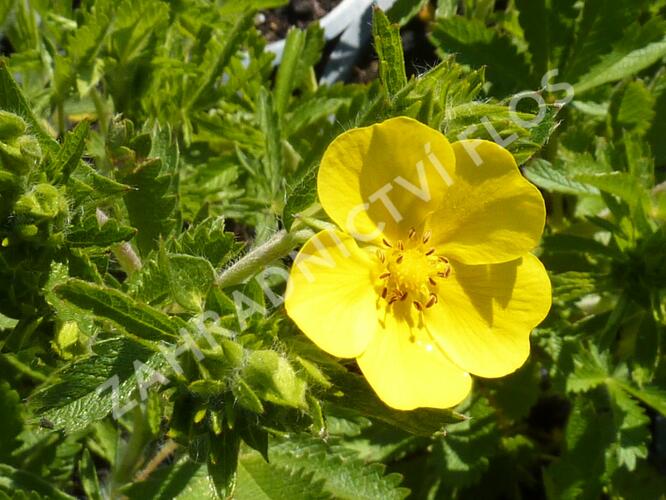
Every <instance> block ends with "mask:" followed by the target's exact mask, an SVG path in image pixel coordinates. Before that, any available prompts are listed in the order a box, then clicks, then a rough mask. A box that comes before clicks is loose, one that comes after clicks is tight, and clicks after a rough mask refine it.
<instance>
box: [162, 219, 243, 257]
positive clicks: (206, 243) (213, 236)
mask: <svg viewBox="0 0 666 500" xmlns="http://www.w3.org/2000/svg"><path fill="white" fill-rule="evenodd" d="M240 248H241V244H240V243H237V242H236V241H235V235H234V234H233V233H230V232H225V222H224V218H222V217H209V218H207V219H205V220H203V221H201V222H199V223H198V224H195V225H191V226H190V227H188V228H187V231H185V232H183V233H181V234H180V235H179V236H178V238H177V239H175V240H173V250H174V251H175V253H181V254H187V255H192V256H195V257H203V258H205V259H206V260H208V262H210V264H211V265H212V266H213V267H214V268H219V267H221V266H222V265H223V264H225V263H226V262H228V261H229V260H231V259H232V258H234V257H235V256H236V255H237V254H238V252H239V250H240Z"/></svg>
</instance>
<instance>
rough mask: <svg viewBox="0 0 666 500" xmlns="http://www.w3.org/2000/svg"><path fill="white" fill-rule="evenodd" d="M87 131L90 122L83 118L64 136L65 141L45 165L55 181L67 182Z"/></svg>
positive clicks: (84, 143)
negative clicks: (47, 164)
mask: <svg viewBox="0 0 666 500" xmlns="http://www.w3.org/2000/svg"><path fill="white" fill-rule="evenodd" d="M89 132H90V122H89V121H88V120H84V121H82V122H81V123H79V124H78V125H77V126H76V128H75V129H74V130H72V131H71V132H68V133H67V135H66V136H65V142H64V143H63V145H62V146H61V147H60V151H58V154H57V156H56V157H55V158H54V159H53V160H52V161H51V163H50V164H49V166H48V167H47V168H48V169H49V171H50V175H51V178H52V179H56V182H58V183H62V184H67V181H68V180H69V176H70V175H71V173H72V172H73V171H74V169H75V168H76V167H77V166H78V164H79V161H80V160H81V155H82V154H83V149H84V148H85V145H86V139H87V138H88V133H89Z"/></svg>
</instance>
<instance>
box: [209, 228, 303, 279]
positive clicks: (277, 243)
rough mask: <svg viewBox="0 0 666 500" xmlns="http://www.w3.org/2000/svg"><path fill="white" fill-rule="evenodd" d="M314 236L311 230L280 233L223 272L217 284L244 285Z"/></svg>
mask: <svg viewBox="0 0 666 500" xmlns="http://www.w3.org/2000/svg"><path fill="white" fill-rule="evenodd" d="M312 235H313V232H312V231H311V230H309V229H301V230H299V231H295V232H287V231H285V230H282V231H278V232H277V233H275V234H274V235H273V237H272V238H271V239H269V240H268V241H267V242H266V243H264V244H262V245H260V246H258V247H257V248H255V249H254V250H251V251H250V252H249V253H247V254H246V255H245V256H243V257H242V258H241V259H240V260H239V261H238V262H236V263H235V264H233V265H232V266H231V267H229V268H227V269H225V270H224V271H222V272H221V273H220V274H219V275H218V276H217V279H216V280H215V284H216V285H217V286H219V287H220V288H225V287H229V286H233V285H238V284H239V283H242V282H243V281H245V280H246V279H248V278H249V277H250V276H252V275H254V274H256V273H257V272H259V271H260V270H261V269H262V268H264V267H266V266H267V265H268V264H270V263H271V262H273V261H274V260H277V259H281V258H282V257H284V256H286V255H288V254H289V252H291V251H292V250H293V249H294V248H296V247H297V246H298V245H299V244H301V243H303V242H304V241H306V240H307V239H308V238H310V236H312Z"/></svg>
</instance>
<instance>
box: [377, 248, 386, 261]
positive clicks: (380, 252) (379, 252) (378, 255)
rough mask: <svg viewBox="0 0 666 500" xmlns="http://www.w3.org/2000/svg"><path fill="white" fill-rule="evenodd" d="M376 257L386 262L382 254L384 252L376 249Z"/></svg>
mask: <svg viewBox="0 0 666 500" xmlns="http://www.w3.org/2000/svg"><path fill="white" fill-rule="evenodd" d="M377 258H378V259H379V260H380V261H381V262H382V263H384V262H386V256H385V255H384V252H382V251H381V250H377Z"/></svg>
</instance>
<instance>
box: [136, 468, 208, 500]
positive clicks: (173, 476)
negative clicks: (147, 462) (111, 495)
mask: <svg viewBox="0 0 666 500" xmlns="http://www.w3.org/2000/svg"><path fill="white" fill-rule="evenodd" d="M214 489H215V487H214V485H213V484H212V481H211V479H210V477H209V476H208V473H207V472H206V467H205V466H204V465H203V464H199V463H196V462H192V461H191V460H189V459H187V458H183V459H180V460H178V461H177V462H176V463H175V464H173V465H169V466H166V467H161V468H159V469H157V470H156V471H155V472H153V473H152V474H151V475H150V478H149V479H147V480H145V481H140V482H136V483H132V484H130V485H128V487H126V488H124V489H123V494H124V495H126V496H127V498H129V499H130V500H144V499H146V498H151V499H154V500H172V499H173V500H191V499H195V498H212V495H215V492H214Z"/></svg>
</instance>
